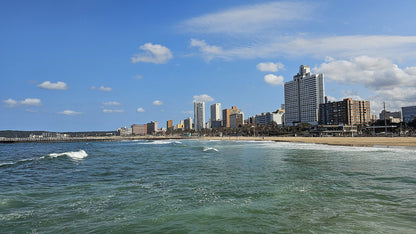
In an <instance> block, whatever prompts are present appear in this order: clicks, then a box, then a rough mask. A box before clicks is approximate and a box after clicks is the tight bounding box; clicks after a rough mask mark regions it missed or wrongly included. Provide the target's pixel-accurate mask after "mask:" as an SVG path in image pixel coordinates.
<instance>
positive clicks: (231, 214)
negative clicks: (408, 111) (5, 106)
mask: <svg viewBox="0 0 416 234" xmlns="http://www.w3.org/2000/svg"><path fill="white" fill-rule="evenodd" d="M415 194H416V151H415V150H414V149H412V148H399V147H393V148H385V147H384V148H383V147H346V146H330V145H320V144H305V143H286V142H261V141H257V142H256V141H200V140H165V141H122V142H87V143H86V142H76V143H46V144H44V143H21V144H3V145H0V233H13V232H14V233H26V232H34V233H36V232H39V233H57V232H65V233H85V232H92V233H102V232H105V233H107V232H113V233H125V232H137V233H161V232H162V233H169V232H180V233H181V232H184V233H187V232H191V233H201V232H202V233H225V232H226V233H236V232H259V233H270V232H319V233H321V232H342V233H348V232H350V233H356V232H362V233H380V232H386V233H415V232H416V227H415V225H414V224H415V223H416V218H415V214H416V196H415Z"/></svg>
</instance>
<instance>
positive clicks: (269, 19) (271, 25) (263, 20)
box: [180, 2, 315, 34]
mask: <svg viewBox="0 0 416 234" xmlns="http://www.w3.org/2000/svg"><path fill="white" fill-rule="evenodd" d="M314 9H315V4H313V3H310V2H308V4H305V3H302V2H268V3H262V4H253V5H245V6H240V7H234V8H231V9H228V10H224V11H219V12H216V13H211V14H206V15H203V16H199V17H195V18H192V19H189V20H186V21H184V22H183V23H181V25H180V27H181V28H183V29H184V30H185V31H191V32H197V33H220V34H224V33H225V34H253V33H257V32H260V31H263V30H268V29H276V28H278V27H287V25H288V22H291V21H295V20H305V19H307V17H305V15H312V14H311V12H313V11H314Z"/></svg>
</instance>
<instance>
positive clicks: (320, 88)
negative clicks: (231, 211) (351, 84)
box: [118, 65, 416, 136]
mask: <svg viewBox="0 0 416 234" xmlns="http://www.w3.org/2000/svg"><path fill="white" fill-rule="evenodd" d="M284 101H285V103H284V104H282V105H281V108H280V109H276V110H275V111H273V112H263V113H260V114H257V115H255V116H251V117H248V118H247V119H244V113H243V112H242V110H241V109H238V108H237V107H236V106H232V107H231V108H230V109H229V108H225V109H223V110H221V103H214V104H212V105H210V118H209V120H208V121H207V122H206V121H205V102H203V101H195V102H194V103H193V104H194V119H193V120H192V118H191V117H188V118H187V119H184V120H180V121H179V123H178V124H176V125H174V123H173V120H168V121H167V122H166V129H163V128H162V129H158V125H157V122H156V121H151V122H150V123H147V124H133V125H132V126H131V127H130V128H127V127H124V128H120V129H118V131H119V133H120V135H140V136H142V135H146V134H147V135H156V134H165V133H172V132H174V131H187V132H192V133H195V134H198V133H200V132H201V131H203V130H206V129H211V130H216V131H224V130H225V129H239V128H242V127H245V126H249V127H250V126H251V127H253V126H269V125H271V126H280V127H290V126H297V125H299V124H304V123H307V124H309V125H310V126H317V127H315V129H326V131H327V132H330V131H332V130H333V129H336V131H338V132H339V131H346V130H345V129H348V131H350V132H351V131H357V126H359V125H368V124H369V123H370V122H374V121H375V119H376V116H374V115H371V111H370V101H365V100H353V99H352V98H344V99H343V100H341V101H328V100H327V97H326V96H325V84H324V74H312V73H311V70H310V66H307V65H301V66H300V67H299V72H298V73H297V74H296V75H294V76H293V80H291V81H288V82H285V83H284ZM221 114H222V116H221ZM402 117H403V122H404V123H409V122H411V121H413V120H414V119H415V118H416V106H408V107H402V112H389V111H386V110H383V111H382V112H381V113H380V116H379V118H380V119H383V120H385V121H387V120H389V123H400V122H401V118H402ZM319 126H321V127H319ZM322 126H325V127H322ZM331 129H332V130H331ZM374 129H375V128H374ZM374 129H373V130H374ZM318 132H319V131H318Z"/></svg>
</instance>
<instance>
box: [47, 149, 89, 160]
mask: <svg viewBox="0 0 416 234" xmlns="http://www.w3.org/2000/svg"><path fill="white" fill-rule="evenodd" d="M64 155H66V156H68V157H70V158H72V159H73V160H82V159H84V158H85V157H87V156H88V154H87V152H85V150H79V151H72V152H65V153H59V154H58V153H52V154H49V157H52V158H56V157H60V156H64Z"/></svg>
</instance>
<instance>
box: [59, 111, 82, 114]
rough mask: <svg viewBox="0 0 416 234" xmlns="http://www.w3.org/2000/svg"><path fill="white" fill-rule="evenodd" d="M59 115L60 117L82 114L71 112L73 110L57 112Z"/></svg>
mask: <svg viewBox="0 0 416 234" xmlns="http://www.w3.org/2000/svg"><path fill="white" fill-rule="evenodd" d="M59 114H61V115H80V114H82V113H81V112H76V111H73V110H64V111H61V112H59Z"/></svg>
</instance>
